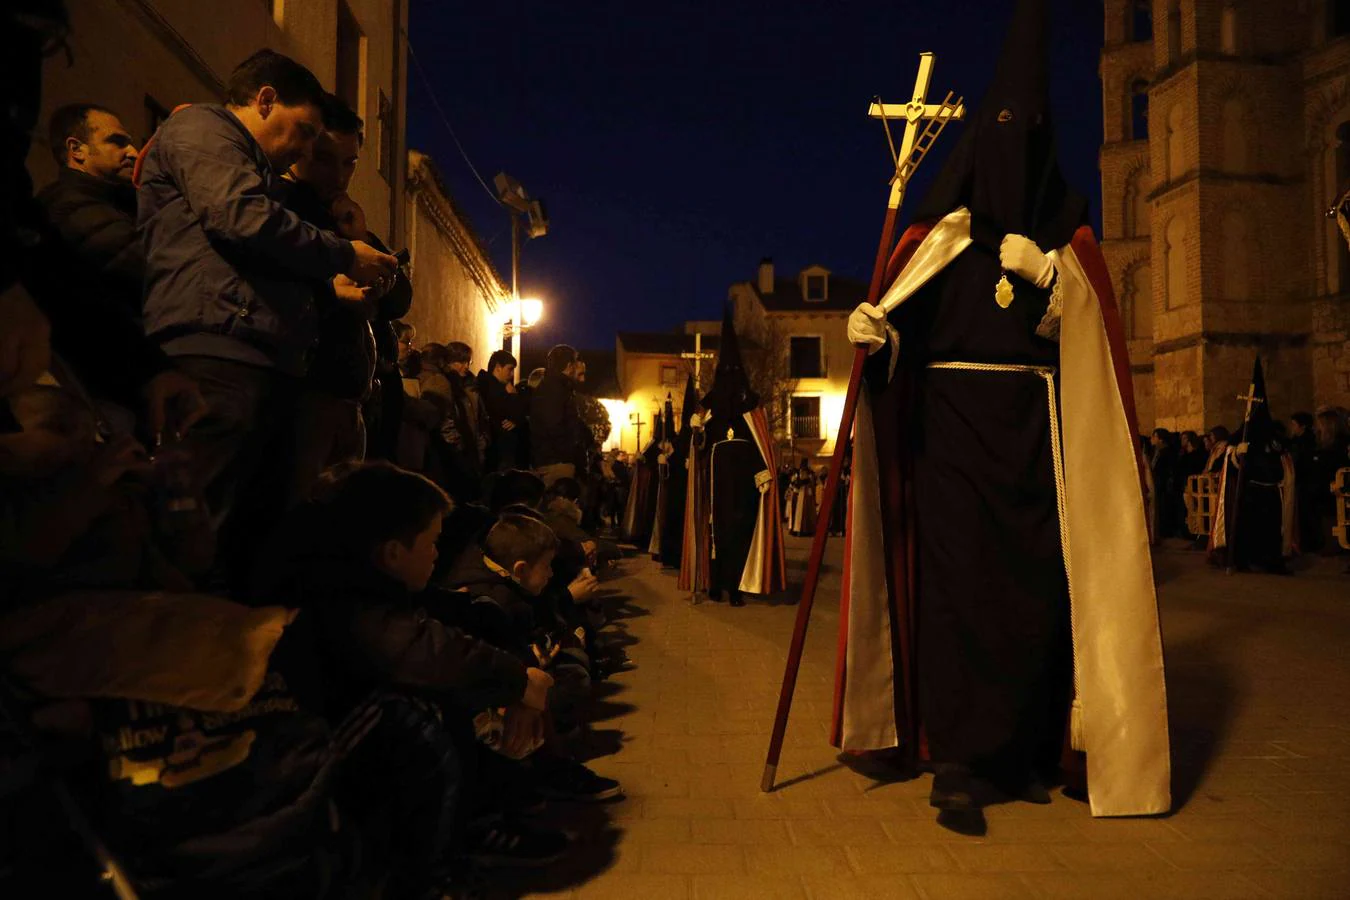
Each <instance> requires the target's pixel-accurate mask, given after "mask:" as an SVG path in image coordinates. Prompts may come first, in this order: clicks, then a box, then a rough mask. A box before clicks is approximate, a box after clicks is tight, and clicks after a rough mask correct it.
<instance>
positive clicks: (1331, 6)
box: [1327, 0, 1350, 39]
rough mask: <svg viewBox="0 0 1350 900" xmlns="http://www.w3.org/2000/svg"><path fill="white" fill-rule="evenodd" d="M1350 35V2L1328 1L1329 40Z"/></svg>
mask: <svg viewBox="0 0 1350 900" xmlns="http://www.w3.org/2000/svg"><path fill="white" fill-rule="evenodd" d="M1347 34H1350V0H1328V2H1327V38H1328V39H1335V38H1338V37H1345V36H1346V35H1347Z"/></svg>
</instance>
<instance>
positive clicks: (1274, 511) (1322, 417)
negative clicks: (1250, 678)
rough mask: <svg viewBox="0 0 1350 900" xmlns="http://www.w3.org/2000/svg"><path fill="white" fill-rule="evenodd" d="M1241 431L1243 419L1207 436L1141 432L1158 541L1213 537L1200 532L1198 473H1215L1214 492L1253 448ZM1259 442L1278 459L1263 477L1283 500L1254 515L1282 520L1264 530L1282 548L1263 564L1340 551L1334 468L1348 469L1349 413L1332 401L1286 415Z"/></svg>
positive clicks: (1201, 543) (1279, 567) (1197, 541)
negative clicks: (1313, 409)
mask: <svg viewBox="0 0 1350 900" xmlns="http://www.w3.org/2000/svg"><path fill="white" fill-rule="evenodd" d="M1243 430H1244V429H1243V427H1242V426H1241V425H1239V426H1238V427H1237V428H1235V429H1233V430H1232V431H1230V430H1229V429H1228V428H1226V427H1224V426H1222V425H1217V426H1215V427H1214V428H1211V429H1210V430H1209V431H1207V432H1206V433H1205V434H1204V435H1203V436H1202V435H1198V434H1196V433H1195V432H1194V431H1183V432H1181V433H1177V432H1174V431H1169V430H1168V429H1166V428H1158V429H1155V430H1154V431H1153V432H1152V434H1150V435H1148V436H1146V437H1142V438H1140V442H1141V445H1142V448H1143V453H1144V458H1145V459H1146V460H1147V462H1148V468H1149V472H1148V474H1149V481H1150V483H1151V490H1150V494H1149V505H1150V512H1151V519H1152V524H1153V534H1154V538H1155V539H1156V540H1162V539H1164V538H1181V539H1184V540H1186V541H1188V542H1191V543H1193V544H1194V545H1195V546H1196V547H1197V548H1204V547H1205V546H1206V545H1207V544H1210V543H1211V534H1210V533H1208V532H1207V531H1204V530H1202V531H1200V533H1196V530H1195V528H1196V526H1197V525H1198V524H1201V522H1202V517H1198V516H1197V515H1196V513H1197V510H1198V509H1199V503H1200V500H1201V498H1200V496H1199V492H1197V491H1196V483H1195V481H1194V478H1195V476H1212V479H1211V480H1210V484H1209V490H1210V491H1213V490H1214V489H1215V488H1216V486H1217V485H1218V484H1219V477H1220V476H1221V475H1222V474H1223V471H1224V468H1225V466H1230V467H1236V465H1237V464H1238V463H1239V462H1240V461H1241V459H1242V458H1243V457H1244V456H1245V455H1246V453H1247V452H1248V442H1247V441H1246V440H1245V439H1244V436H1243ZM1261 443H1262V445H1263V446H1261V447H1260V448H1257V449H1258V450H1260V451H1261V452H1262V453H1263V454H1265V455H1267V456H1268V457H1270V458H1272V459H1273V460H1274V463H1275V465H1274V466H1273V467H1272V471H1271V473H1270V474H1269V475H1263V476H1261V477H1262V479H1263V480H1268V481H1269V483H1270V484H1271V485H1273V486H1276V487H1278V490H1279V495H1280V498H1281V502H1280V503H1279V504H1278V506H1275V507H1271V508H1261V509H1259V510H1256V511H1254V512H1253V515H1256V516H1261V517H1266V518H1271V517H1281V518H1282V519H1283V521H1272V522H1268V523H1265V525H1266V530H1267V531H1270V532H1272V533H1273V534H1275V535H1277V536H1282V538H1281V540H1280V543H1281V545H1282V547H1283V553H1282V554H1281V558H1280V560H1279V561H1276V560H1274V559H1272V560H1270V564H1269V565H1267V566H1266V568H1267V569H1269V570H1271V571H1275V572H1281V573H1283V572H1284V571H1286V569H1285V566H1284V565H1283V562H1284V561H1285V560H1287V559H1289V558H1290V557H1291V556H1293V555H1297V554H1313V555H1334V554H1337V553H1339V552H1341V551H1342V548H1341V547H1340V546H1339V544H1338V542H1337V540H1336V538H1335V537H1334V529H1335V528H1336V523H1337V515H1336V509H1337V503H1338V491H1337V487H1336V485H1337V477H1338V476H1337V473H1338V472H1339V471H1340V470H1341V469H1344V468H1347V467H1350V415H1347V412H1346V410H1343V409H1336V408H1333V407H1324V408H1321V409H1318V411H1317V412H1316V413H1315V414H1313V413H1308V412H1296V413H1294V414H1293V415H1292V416H1291V417H1290V418H1289V419H1288V421H1279V420H1273V421H1271V423H1270V428H1269V434H1267V435H1265V436H1264V437H1263V438H1262V440H1261ZM1258 483H1261V482H1258ZM1341 490H1342V491H1344V488H1342V489H1341ZM1211 518H1212V517H1211ZM1209 524H1211V525H1212V524H1213V523H1212V522H1211V523H1209Z"/></svg>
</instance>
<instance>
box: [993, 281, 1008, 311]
mask: <svg viewBox="0 0 1350 900" xmlns="http://www.w3.org/2000/svg"><path fill="white" fill-rule="evenodd" d="M994 302H995V303H997V304H998V305H999V306H1000V307H1002V308H1003V309H1007V308H1008V307H1010V306H1012V302H1013V286H1012V282H1011V281H1009V280H1008V275H1007V273H1006V272H1005V273H1004V274H1003V277H1002V278H1000V279H999V280H998V286H997V287H996V288H994Z"/></svg>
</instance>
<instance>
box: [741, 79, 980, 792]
mask: <svg viewBox="0 0 1350 900" xmlns="http://www.w3.org/2000/svg"><path fill="white" fill-rule="evenodd" d="M935 61H936V57H935V56H934V55H933V54H932V53H921V54H919V74H918V76H917V77H916V78H915V79H914V93H913V95H912V96H911V97H910V101H909V102H908V103H905V104H888V103H883V102H882V101H881V98H880V97H877V98H875V99H874V100H873V102H872V106H871V108H870V109H869V110H868V112H867V114H868V115H869V116H871V117H872V118H874V119H880V120H881V123H882V125H883V126H884V127H885V129H886V142H887V143H888V144H889V145H890V148H891V160H892V161H893V162H894V163H895V173H894V174H893V175H892V176H891V195H890V199H889V200H888V201H887V203H886V219H885V222H884V224H883V225H882V228H881V242H880V246H878V247H877V258H876V262H875V263H874V265H873V267H872V283H871V286H870V287H869V289H868V291H867V302H868V303H870V304H873V305H875V304H876V303H877V301H878V300H879V299H880V298H881V289H882V280H883V278H884V277H885V274H886V263H887V262H888V261H889V260H890V255H891V249H892V244H893V243H894V239H895V223H896V219H897V218H898V216H899V211H900V204H901V202H903V201H904V199H905V188H906V187H908V185H909V180H910V178H912V177H913V176H914V172H915V170H916V169H918V167H919V163H921V162H923V159H924V157H925V156H927V155H928V151H929V150H931V149H932V148H933V145H934V144H935V143H937V139H938V135H940V134H942V130H943V129H944V128H946V127H947V125H948V123H950V122H951V121H952V120H953V119H963V118H965V115H966V108H965V105H964V104H963V103H962V98H960V97H956V96H955V95H953V93H952V92H951V91H948V92H947V95H946V97H944V98H943V100H942V102H941V103H938V104H932V103H929V102H928V86H929V83H930V82H931V81H932V80H933V64H934V62H935ZM892 119H895V120H897V121H899V120H904V123H905V132H904V135H903V136H902V137H901V139H900V146H899V147H896V146H895V139H894V137H893V136H892V135H891V125H890V123H891V120H892ZM866 361H867V350H866V348H859V349H858V350H857V351H856V353H855V354H854V359H853V372H852V374H851V375H850V377H849V383H848V393H847V394H845V395H844V412H843V415H842V416H841V417H840V420H839V428H838V429H837V430H836V431H835V434H836V435H838V437H837V438H836V439H835V442H834V457H833V459H831V460H830V475H829V478H828V479H827V480H826V482H825V496H824V497H823V498H822V501H821V504H820V510H819V512H818V513H817V518H816V534H815V539H814V540H813V541H812V543H811V556H810V557H809V560H808V562H807V565H806V581H805V583H804V585H803V587H802V596H801V602H800V603H798V604H797V622H796V625H795V626H794V629H793V632H792V644H791V645H790V646H789V648H788V658H787V668H786V670H785V671H784V673H783V687H782V690H781V691H780V693H779V695H778V712H777V714H776V716H775V717H774V722H773V734H772V736H771V737H770V738H769V753H768V758H767V759H766V760H765V763H764V777H763V779H762V780H761V781H760V790H762V791H771V790H773V781H774V776H775V774H776V773H777V771H778V758H779V755H780V754H781V753H782V750H783V737H784V735H785V734H786V732H787V720H788V712H789V711H790V710H791V708H792V693H793V691H794V690H795V689H796V686H797V673H798V671H799V670H800V668H801V661H802V648H803V647H804V646H805V644H806V626H807V623H808V622H809V621H810V618H811V606H812V604H814V602H815V599H816V585H817V584H818V583H819V581H820V568H821V564H822V562H823V561H824V559H825V541H826V539H827V538H828V536H829V523H830V519H831V514H832V513H833V511H834V503H835V499H836V497H837V496H838V494H839V480H840V474H841V473H842V471H843V468H844V456H845V454H846V453H847V452H848V445H849V442H850V441H851V440H852V434H853V417H854V414H855V413H856V412H857V410H858V389H859V387H860V386H861V384H862V373H863V363H864V362H866Z"/></svg>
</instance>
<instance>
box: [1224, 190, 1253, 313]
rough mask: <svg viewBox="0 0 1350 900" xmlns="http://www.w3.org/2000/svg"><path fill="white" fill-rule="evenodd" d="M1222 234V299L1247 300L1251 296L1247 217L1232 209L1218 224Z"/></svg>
mask: <svg viewBox="0 0 1350 900" xmlns="http://www.w3.org/2000/svg"><path fill="white" fill-rule="evenodd" d="M1219 233H1220V234H1221V235H1223V299H1225V300H1247V299H1249V298H1250V297H1251V283H1250V278H1251V274H1250V270H1249V266H1248V259H1249V257H1250V252H1251V249H1250V246H1249V241H1248V239H1247V218H1246V216H1244V215H1243V214H1242V213H1241V212H1240V211H1238V210H1233V211H1231V212H1229V213H1228V214H1227V215H1226V216H1224V217H1223V221H1222V222H1221V223H1220V226H1219Z"/></svg>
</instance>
